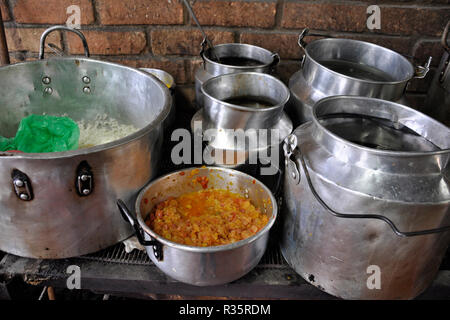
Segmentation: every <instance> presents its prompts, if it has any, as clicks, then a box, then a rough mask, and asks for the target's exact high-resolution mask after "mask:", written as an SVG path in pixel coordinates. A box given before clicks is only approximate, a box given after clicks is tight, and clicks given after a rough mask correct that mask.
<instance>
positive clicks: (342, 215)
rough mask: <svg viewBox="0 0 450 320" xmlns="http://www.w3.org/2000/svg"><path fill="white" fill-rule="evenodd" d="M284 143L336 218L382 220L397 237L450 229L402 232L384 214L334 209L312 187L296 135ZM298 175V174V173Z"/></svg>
mask: <svg viewBox="0 0 450 320" xmlns="http://www.w3.org/2000/svg"><path fill="white" fill-rule="evenodd" d="M294 143H295V144H296V147H295V148H294V149H293V148H292V145H293V144H294ZM284 144H285V146H286V148H285V150H291V152H290V154H291V155H292V154H294V157H295V156H296V155H298V158H299V160H300V164H301V167H302V169H303V172H304V174H305V178H306V181H307V183H308V186H309V189H310V191H311V193H312V194H313V196H314V197H315V198H316V200H317V201H318V202H319V203H320V205H322V207H323V208H324V209H326V210H327V211H328V212H329V213H330V214H332V215H333V216H335V217H338V218H350V219H377V220H382V221H384V222H385V223H387V224H388V225H389V227H391V229H392V231H394V233H395V234H396V235H397V236H399V237H415V236H421V235H427V234H433V233H440V232H446V231H450V226H446V227H441V228H435V229H427V230H420V231H409V232H404V231H400V230H399V229H398V228H397V226H396V225H395V223H394V222H392V220H390V219H389V218H387V217H385V216H382V215H379V214H347V213H339V212H336V211H334V210H333V209H331V208H330V207H329V206H328V205H327V203H326V202H325V201H324V200H323V199H322V198H321V197H320V195H319V194H318V192H317V191H316V189H315V188H314V185H313V184H312V181H311V177H310V175H309V170H308V168H307V166H306V163H305V159H304V158H303V154H302V152H301V149H300V147H299V146H298V144H297V136H295V135H293V134H291V135H290V136H288V137H287V138H286V139H285V142H284ZM286 160H288V159H286ZM289 160H290V161H292V160H291V159H289ZM292 162H293V161H292ZM298 175H300V174H298ZM292 178H293V179H294V180H296V178H295V177H294V176H292ZM296 181H298V182H297V183H299V182H300V179H299V178H298V180H296Z"/></svg>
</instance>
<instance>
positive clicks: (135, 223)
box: [117, 199, 163, 261]
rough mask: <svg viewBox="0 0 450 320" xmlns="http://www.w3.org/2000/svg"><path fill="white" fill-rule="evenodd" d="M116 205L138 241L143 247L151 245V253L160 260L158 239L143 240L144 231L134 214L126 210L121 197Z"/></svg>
mask: <svg viewBox="0 0 450 320" xmlns="http://www.w3.org/2000/svg"><path fill="white" fill-rule="evenodd" d="M117 207H118V208H119V212H120V213H121V214H122V218H123V219H124V220H125V221H126V222H128V223H129V224H130V225H131V226H132V227H133V228H134V231H135V233H136V237H137V239H138V241H139V243H140V244H141V245H143V246H144V247H146V246H153V254H154V255H155V258H156V259H157V260H158V261H162V259H163V248H162V244H161V243H160V242H159V241H158V240H155V239H153V238H152V237H150V238H151V239H152V240H150V241H149V240H145V238H144V231H143V230H142V228H141V227H140V226H139V222H138V221H137V218H136V216H134V215H133V214H131V212H130V210H128V208H127V206H126V204H125V203H124V202H123V201H122V200H121V199H118V200H117Z"/></svg>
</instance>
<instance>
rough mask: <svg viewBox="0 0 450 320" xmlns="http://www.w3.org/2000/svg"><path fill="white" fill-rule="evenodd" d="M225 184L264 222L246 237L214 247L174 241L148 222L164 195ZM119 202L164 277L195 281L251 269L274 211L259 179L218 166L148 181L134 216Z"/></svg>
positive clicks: (218, 280) (215, 280) (216, 280)
mask: <svg viewBox="0 0 450 320" xmlns="http://www.w3.org/2000/svg"><path fill="white" fill-rule="evenodd" d="M205 182H207V183H205ZM223 189H224V190H229V191H231V192H233V193H237V194H238V195H240V196H242V197H244V198H246V199H248V200H250V202H251V204H252V205H253V206H254V207H256V208H257V209H258V210H259V211H260V213H262V214H263V215H265V216H266V217H267V218H268V219H267V220H268V222H267V223H266V224H265V225H264V226H263V227H262V228H261V229H260V230H259V231H257V232H256V233H255V234H253V235H251V236H250V237H248V238H245V239H243V240H239V241H237V242H233V243H230V244H225V245H216V246H192V245H186V244H180V243H176V242H173V241H170V240H168V239H166V238H164V237H162V236H161V235H159V234H158V233H156V232H155V231H154V230H152V229H151V228H150V227H149V226H148V225H147V224H146V219H147V217H148V216H149V214H150V212H152V210H154V208H155V206H157V205H158V204H160V203H161V202H163V201H166V200H167V199H171V198H173V197H179V196H182V195H185V194H188V193H190V192H196V191H200V190H207V191H208V190H223ZM117 204H118V207H119V209H120V212H121V213H122V215H123V217H124V218H125V220H126V221H128V222H129V223H130V224H131V225H132V226H133V227H134V228H135V231H136V236H137V238H138V240H139V241H140V242H141V244H142V245H144V246H145V248H146V251H147V254H148V255H149V257H150V259H151V260H152V261H153V263H154V264H155V265H156V266H157V267H158V268H159V269H161V270H162V271H163V272H164V273H165V274H167V275H168V276H170V277H172V278H174V279H176V280H178V281H181V282H185V283H188V284H192V285H197V286H207V285H218V284H224V283H228V282H231V281H233V280H236V279H239V278H240V277H242V276H243V275H245V274H246V273H248V272H249V271H250V270H251V269H253V268H254V267H255V266H256V265H257V264H258V262H259V260H260V259H261V257H262V256H263V254H264V252H265V250H266V247H267V242H268V238H269V230H270V228H271V227H272V226H273V224H274V222H275V219H276V216H277V211H278V207H277V203H276V201H275V198H274V196H273V195H272V193H271V192H270V190H269V189H268V188H267V187H266V186H265V185H264V184H263V183H261V182H260V181H258V180H256V179H254V178H253V177H252V176H249V175H247V174H245V173H242V172H239V171H236V170H232V169H227V168H218V167H202V168H191V169H184V170H180V171H176V172H173V173H170V174H168V175H166V176H163V177H161V178H159V179H157V180H155V181H153V182H151V183H150V184H148V185H147V186H146V187H145V188H144V189H143V190H142V191H141V192H140V193H139V195H138V197H137V200H136V206H135V208H136V215H134V214H132V213H131V212H130V211H129V210H128V209H127V208H126V206H125V205H124V203H123V202H122V201H121V200H118V202H117Z"/></svg>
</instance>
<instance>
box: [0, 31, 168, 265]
mask: <svg viewBox="0 0 450 320" xmlns="http://www.w3.org/2000/svg"><path fill="white" fill-rule="evenodd" d="M61 28H62V29H67V28H66V27H57V28H51V30H49V32H51V31H53V30H57V29H61ZM69 30H70V31H73V32H76V33H77V34H79V35H80V36H81V37H82V38H83V40H84V43H85V39H84V37H83V36H82V34H81V33H80V32H79V31H77V30H73V29H69ZM49 32H46V33H45V34H44V35H43V38H42V40H41V48H42V53H43V45H44V41H45V35H47V34H48V33H49ZM86 53H87V54H88V48H87V46H86ZM0 81H1V86H0V105H1V107H2V116H1V118H0V128H1V132H0V134H1V135H3V136H7V137H10V136H14V135H15V133H16V131H17V127H18V124H19V122H20V120H21V119H22V118H23V117H25V116H27V115H29V114H43V113H45V114H48V115H67V116H69V117H70V118H72V119H73V120H75V121H79V120H82V119H84V120H85V121H91V120H92V121H93V120H94V119H95V118H96V116H97V115H102V114H106V115H107V116H108V117H110V118H113V119H116V120H117V121H118V122H119V123H124V124H132V125H134V126H135V127H137V128H138V129H139V130H138V131H137V132H135V133H133V134H131V135H129V136H127V137H125V138H122V139H120V140H117V141H113V142H110V143H107V144H103V145H98V146H94V147H91V148H86V149H79V150H74V151H67V152H57V153H40V154H32V153H27V154H26V153H21V154H18V153H8V152H3V153H0V178H1V181H2V183H1V184H0V250H3V251H6V252H9V253H12V254H16V255H19V256H25V257H32V258H52V259H55V258H66V257H72V256H78V255H82V254H87V253H91V252H95V251H98V250H100V249H102V248H105V247H108V246H110V245H112V244H114V243H117V242H119V241H121V240H123V239H125V238H127V237H128V236H129V235H130V234H131V229H130V228H129V226H128V225H127V224H126V223H124V221H123V220H122V219H121V218H120V217H118V216H117V213H116V206H115V204H116V200H117V198H122V199H124V200H125V201H126V202H127V203H129V204H133V203H134V196H135V190H136V189H139V188H141V187H143V186H144V185H145V184H146V183H148V181H149V180H150V179H151V178H152V177H154V175H155V169H156V166H157V164H158V158H159V153H160V149H161V145H162V139H163V136H162V135H163V130H162V123H163V121H164V119H165V118H166V116H167V115H168V113H169V110H170V106H171V97H170V93H169V91H168V89H167V87H165V86H164V84H162V83H161V82H160V81H158V80H157V79H156V78H155V77H153V76H151V75H149V74H147V73H145V72H142V71H139V70H137V69H133V68H128V67H125V66H121V65H118V64H113V63H107V62H102V61H97V60H92V59H89V58H84V57H57V58H56V57H55V58H50V59H44V60H37V61H33V62H26V63H19V64H14V65H10V66H6V67H2V68H0Z"/></svg>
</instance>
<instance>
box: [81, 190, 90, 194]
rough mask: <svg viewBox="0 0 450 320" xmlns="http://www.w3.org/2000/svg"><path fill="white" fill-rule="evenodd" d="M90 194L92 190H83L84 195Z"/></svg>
mask: <svg viewBox="0 0 450 320" xmlns="http://www.w3.org/2000/svg"><path fill="white" fill-rule="evenodd" d="M89 193H91V190H89V189H84V190H83V194H84V195H88V194H89Z"/></svg>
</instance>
